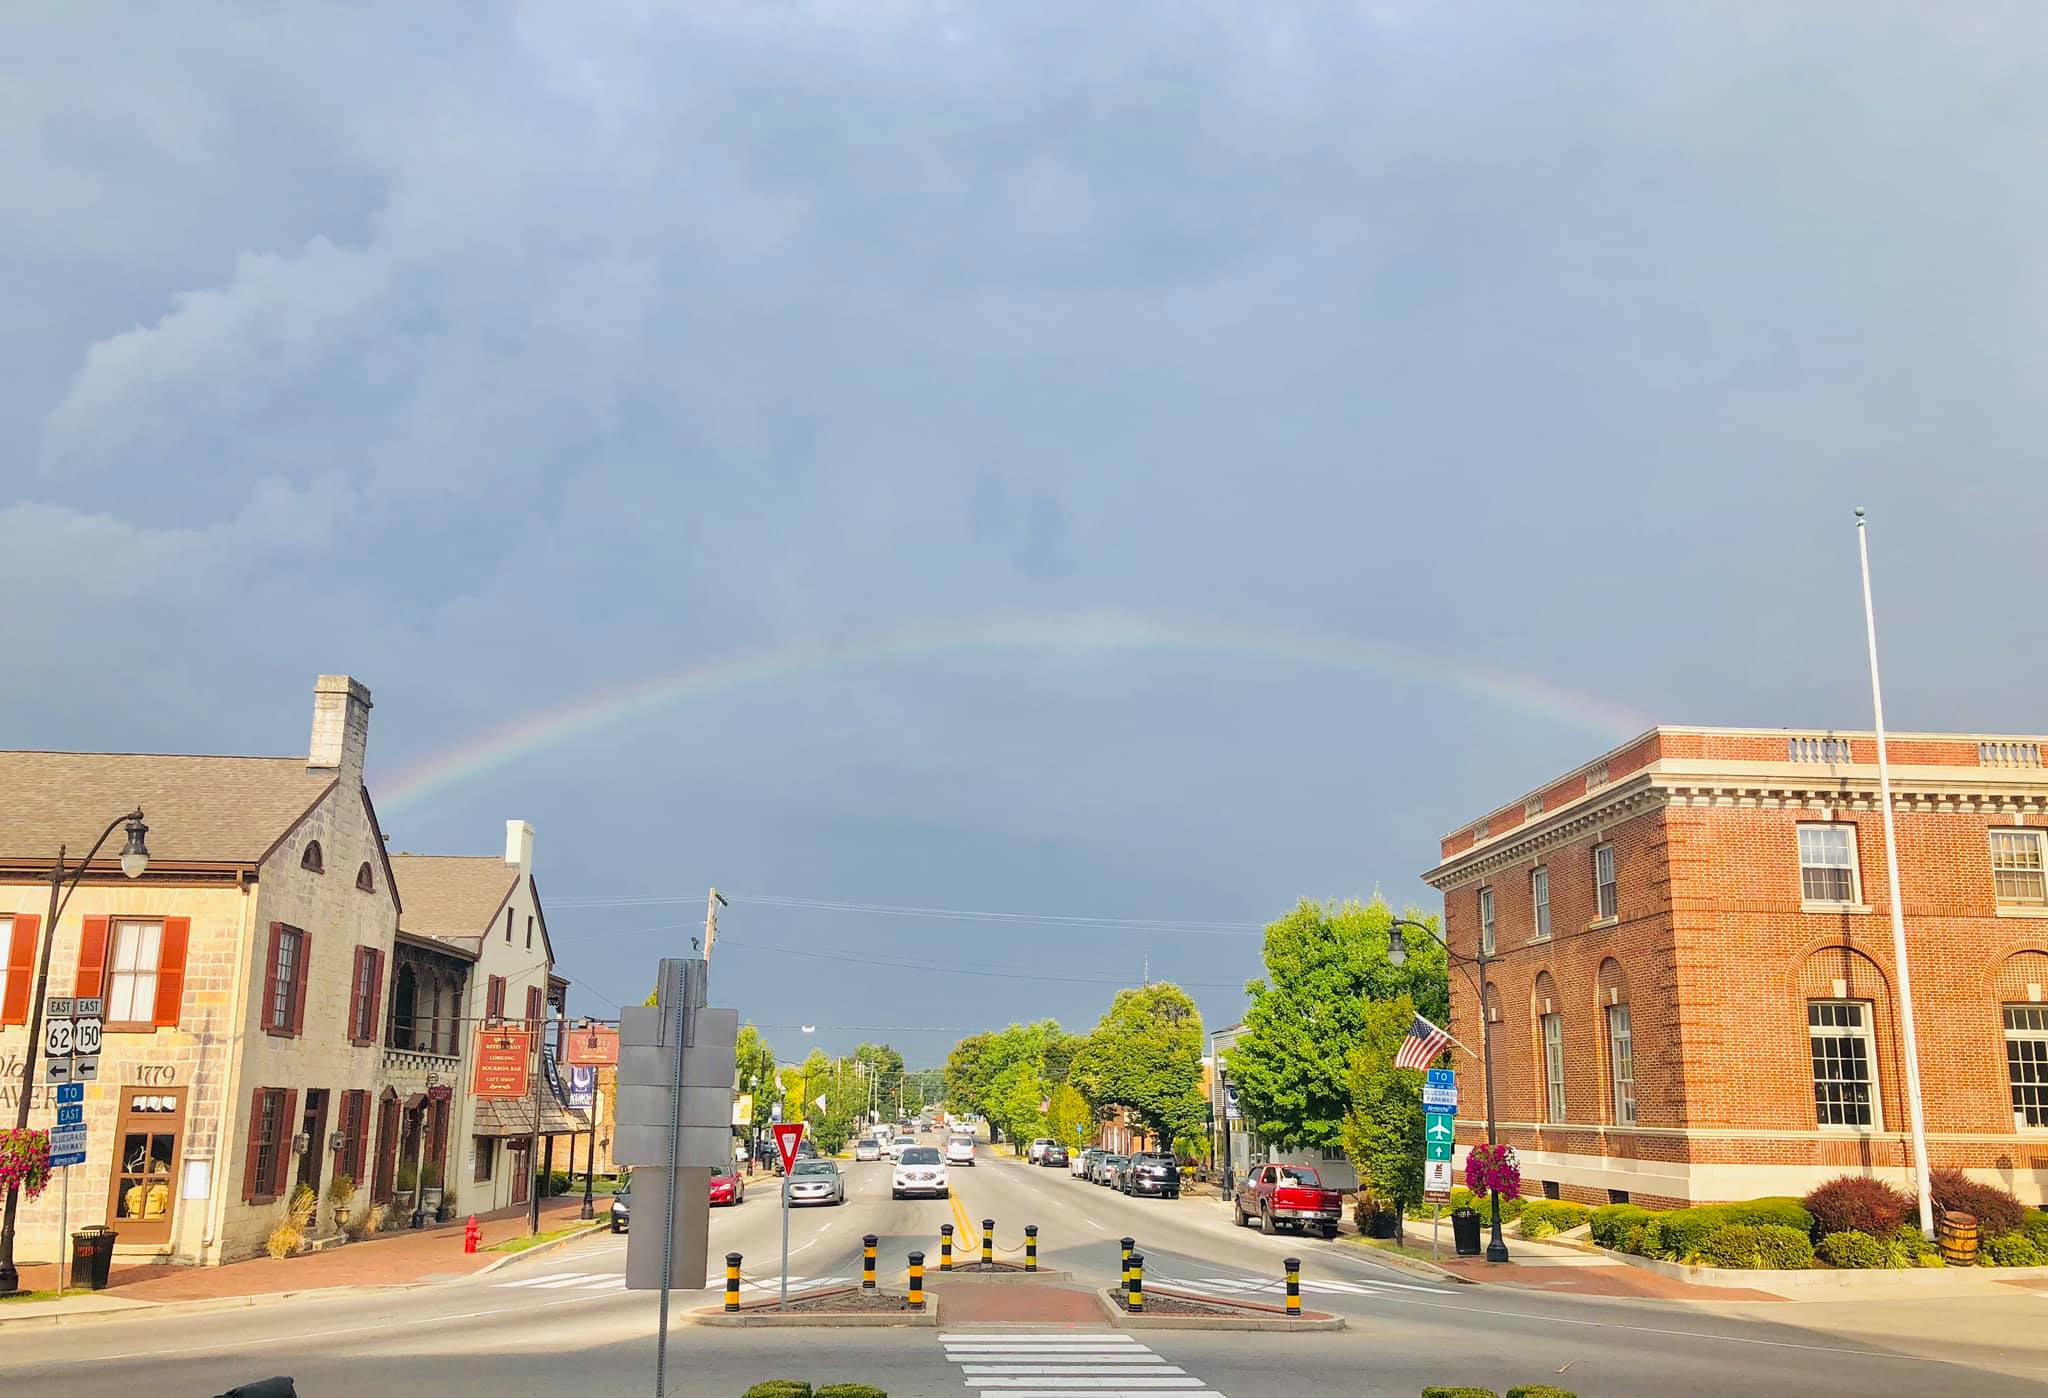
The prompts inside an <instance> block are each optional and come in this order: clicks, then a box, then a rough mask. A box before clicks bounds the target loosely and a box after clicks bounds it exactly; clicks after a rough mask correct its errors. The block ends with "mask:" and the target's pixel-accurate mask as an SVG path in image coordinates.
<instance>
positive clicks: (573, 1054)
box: [563, 1024, 619, 1068]
mask: <svg viewBox="0 0 2048 1398" xmlns="http://www.w3.org/2000/svg"><path fill="white" fill-rule="evenodd" d="M563 1056H564V1057H565V1058H566V1059H567V1060H568V1061H569V1063H570V1064H571V1065H575V1066H582V1067H590V1068H615V1067H617V1066H618V1063H619V1031H618V1030H616V1029H607V1028H605V1027H604V1026H603V1025H598V1024H592V1025H587V1026H585V1027H584V1028H581V1029H571V1030H570V1031H569V1037H568V1048H567V1050H566V1052H565V1053H564V1055H563Z"/></svg>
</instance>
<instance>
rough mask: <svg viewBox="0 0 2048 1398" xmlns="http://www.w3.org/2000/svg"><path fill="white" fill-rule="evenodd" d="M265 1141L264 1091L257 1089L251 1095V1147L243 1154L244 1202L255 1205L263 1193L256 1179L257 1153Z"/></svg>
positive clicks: (259, 1181) (259, 1182)
mask: <svg viewBox="0 0 2048 1398" xmlns="http://www.w3.org/2000/svg"><path fill="white" fill-rule="evenodd" d="M262 1139H263V1089H262V1088H260V1087H259V1088H257V1089H256V1090H255V1091H254V1092H251V1093H250V1094H249V1147H248V1149H247V1150H246V1151H244V1152H243V1154H242V1202H243V1203H244V1204H253V1203H255V1202H256V1196H257V1195H258V1194H259V1193H261V1192H262V1191H261V1190H259V1189H258V1188H257V1186H258V1185H260V1184H261V1183H262V1181H261V1180H259V1179H257V1178H256V1152H257V1150H258V1148H259V1147H260V1146H261V1143H262Z"/></svg>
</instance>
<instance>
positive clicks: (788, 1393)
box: [740, 1379, 811, 1398]
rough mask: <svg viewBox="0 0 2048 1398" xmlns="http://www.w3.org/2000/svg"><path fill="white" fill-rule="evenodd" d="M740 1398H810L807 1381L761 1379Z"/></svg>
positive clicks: (809, 1387) (809, 1384) (809, 1388)
mask: <svg viewBox="0 0 2048 1398" xmlns="http://www.w3.org/2000/svg"><path fill="white" fill-rule="evenodd" d="M740 1398H811V1381H810V1380H809V1379H763V1380H761V1382H759V1383H757V1384H755V1385H754V1386H753V1387H752V1388H750V1389H748V1390H747V1391H746V1392H745V1393H742V1394H741V1395H740Z"/></svg>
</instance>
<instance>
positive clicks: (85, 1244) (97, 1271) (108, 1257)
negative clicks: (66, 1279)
mask: <svg viewBox="0 0 2048 1398" xmlns="http://www.w3.org/2000/svg"><path fill="white" fill-rule="evenodd" d="M116 1236H117V1235H116V1234H115V1232H114V1230H113V1229H111V1228H97V1227H95V1228H81V1229H79V1230H78V1231H77V1232H76V1233H73V1234H72V1235H71V1285H73V1286H77V1287H85V1288H87V1289H89V1290H92V1291H105V1290H106V1289H107V1271H108V1269H109V1268H111V1267H112V1266H113V1265H114V1238H115V1237H116Z"/></svg>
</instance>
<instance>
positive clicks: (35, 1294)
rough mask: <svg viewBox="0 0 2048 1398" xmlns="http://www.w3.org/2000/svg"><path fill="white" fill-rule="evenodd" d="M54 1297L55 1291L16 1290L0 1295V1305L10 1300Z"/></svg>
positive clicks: (39, 1299)
mask: <svg viewBox="0 0 2048 1398" xmlns="http://www.w3.org/2000/svg"><path fill="white" fill-rule="evenodd" d="M81 1290H83V1288H81ZM56 1299H57V1293H56V1292H55V1291H17V1292H15V1293H14V1294H13V1295H12V1296H0V1305H4V1304H6V1303H7V1302H10V1301H54V1300H56Z"/></svg>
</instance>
